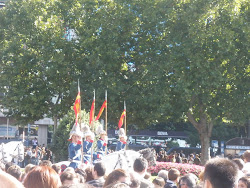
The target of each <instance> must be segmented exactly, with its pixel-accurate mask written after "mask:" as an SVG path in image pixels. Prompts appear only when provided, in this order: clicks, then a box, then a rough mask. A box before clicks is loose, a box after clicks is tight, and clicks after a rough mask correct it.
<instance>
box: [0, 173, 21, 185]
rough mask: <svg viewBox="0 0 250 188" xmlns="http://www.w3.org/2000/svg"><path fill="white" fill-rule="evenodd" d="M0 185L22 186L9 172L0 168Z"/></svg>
mask: <svg viewBox="0 0 250 188" xmlns="http://www.w3.org/2000/svg"><path fill="white" fill-rule="evenodd" d="M0 187H8V188H24V186H23V184H22V183H21V182H20V181H18V180H17V179H16V178H14V177H13V176H11V175H10V174H8V173H6V172H4V171H1V170H0Z"/></svg>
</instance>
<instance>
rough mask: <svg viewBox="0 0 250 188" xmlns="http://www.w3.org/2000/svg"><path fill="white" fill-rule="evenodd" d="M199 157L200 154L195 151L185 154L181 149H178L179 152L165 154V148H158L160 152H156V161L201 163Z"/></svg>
mask: <svg viewBox="0 0 250 188" xmlns="http://www.w3.org/2000/svg"><path fill="white" fill-rule="evenodd" d="M200 157H201V154H196V153H191V154H189V155H187V156H186V155H185V154H184V153H183V151H180V153H177V152H173V153H170V154H169V155H167V152H166V151H165V150H160V152H159V153H157V161H159V162H172V163H188V164H195V165H201V160H200Z"/></svg>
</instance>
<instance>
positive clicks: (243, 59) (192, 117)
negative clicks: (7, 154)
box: [0, 0, 250, 156]
mask: <svg viewBox="0 0 250 188" xmlns="http://www.w3.org/2000/svg"><path fill="white" fill-rule="evenodd" d="M249 10H250V9H249V2H248V1H244V0H239V1H229V0H222V1H215V0H197V1H181V0H170V1H165V0H144V1H127V0H125V1H124V0H116V1H109V0H100V1H89V0H81V1H79V0H73V1H70V2H68V1H67V2H65V1H62V0H55V1H40V0H38V1H31V0H28V1H24V0H21V1H16V0H14V1H9V3H8V4H7V6H6V8H4V9H2V10H1V11H0V14H1V15H0V19H1V20H0V21H1V22H0V26H1V27H0V34H1V35H0V37H1V40H0V48H1V52H0V57H1V61H0V67H1V75H0V91H1V92H3V93H5V94H6V95H5V96H4V98H3V100H2V101H1V103H3V104H4V106H5V107H6V108H9V109H10V113H11V115H13V116H14V117H15V118H17V119H18V120H24V121H30V120H36V119H39V118H41V117H42V116H43V115H44V114H47V115H49V116H57V117H62V116H63V115H64V114H65V113H66V112H67V111H68V109H69V108H70V106H71V105H72V102H73V100H74V97H75V93H76V80H77V79H78V78H79V79H80V85H81V89H82V91H83V92H82V93H83V95H82V96H84V97H82V106H84V107H86V109H87V108H88V107H89V108H90V106H91V102H92V97H93V95H92V93H91V92H90V91H93V89H96V98H97V99H104V90H105V89H108V105H109V108H108V110H109V113H108V114H109V116H108V118H109V122H118V120H119V117H120V114H121V112H122V110H123V101H124V100H126V104H127V117H128V118H127V124H136V125H138V126H139V127H140V128H144V127H145V126H146V125H148V124H152V123H154V124H157V123H158V122H166V121H167V120H169V119H172V120H175V121H176V120H180V119H182V120H183V119H185V120H188V121H189V122H191V123H192V124H193V125H194V126H195V128H196V129H197V131H198V133H199V134H200V138H202V139H203V140H202V142H203V144H205V145H204V148H206V147H208V145H207V144H206V143H207V142H208V140H209V139H210V137H211V134H212V129H213V125H214V124H217V123H218V122H221V121H222V120H223V121H233V122H237V124H242V122H243V123H245V122H246V120H247V119H248V118H249V115H250V111H249V109H248V107H249V102H250V101H249V86H248V85H249V84H248V83H249V81H250V80H249V78H250V77H249V72H250V68H249V58H248V56H249V55H248V54H249V52H248V49H249V44H250V43H249V32H250V28H249V24H247V23H248V19H249ZM70 29H73V30H74V31H75V33H76V35H77V37H76V38H71V40H66V39H65V37H68V35H65V30H66V31H69V30H70ZM63 36H64V37H63ZM73 88H75V89H73ZM72 93H73V95H72ZM55 96H58V98H57V99H58V100H57V101H56V103H55V104H54V103H52V98H53V97H55ZM102 102H103V100H96V107H97V106H101V104H102ZM201 134H202V135H201ZM203 156H205V155H203ZM207 156H208V155H207Z"/></svg>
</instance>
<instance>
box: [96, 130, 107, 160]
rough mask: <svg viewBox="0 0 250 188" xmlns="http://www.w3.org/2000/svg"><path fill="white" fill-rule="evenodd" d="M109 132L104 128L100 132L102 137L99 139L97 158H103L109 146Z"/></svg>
mask: <svg viewBox="0 0 250 188" xmlns="http://www.w3.org/2000/svg"><path fill="white" fill-rule="evenodd" d="M107 140H108V138H107V133H106V131H104V130H102V131H101V132H100V138H99V140H98V141H97V159H101V158H102V156H104V155H105V151H106V148H107Z"/></svg>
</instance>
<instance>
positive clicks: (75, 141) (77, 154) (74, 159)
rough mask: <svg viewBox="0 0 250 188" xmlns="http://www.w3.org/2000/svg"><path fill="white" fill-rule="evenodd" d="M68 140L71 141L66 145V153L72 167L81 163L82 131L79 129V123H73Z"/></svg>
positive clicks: (76, 166)
mask: <svg viewBox="0 0 250 188" xmlns="http://www.w3.org/2000/svg"><path fill="white" fill-rule="evenodd" d="M69 140H70V141H71V143H70V144H69V146H68V154H69V161H70V162H71V163H70V165H69V166H70V167H73V168H74V169H76V168H78V166H79V165H80V163H81V157H82V156H81V147H82V132H81V131H80V128H79V125H74V126H73V128H72V130H71V131H70V137H69Z"/></svg>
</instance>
